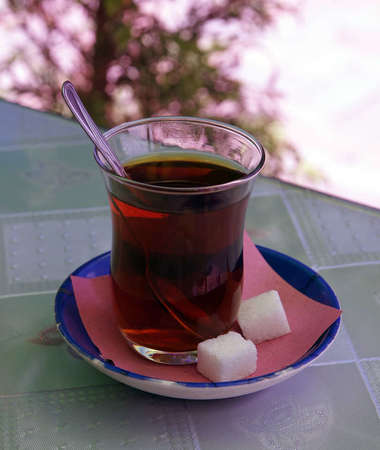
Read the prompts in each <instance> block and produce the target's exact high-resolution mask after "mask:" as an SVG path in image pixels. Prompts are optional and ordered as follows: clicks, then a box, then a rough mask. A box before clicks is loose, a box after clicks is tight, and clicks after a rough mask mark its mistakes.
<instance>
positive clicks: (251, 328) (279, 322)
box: [237, 291, 290, 344]
mask: <svg viewBox="0 0 380 450" xmlns="http://www.w3.org/2000/svg"><path fill="white" fill-rule="evenodd" d="M237 320H238V323H239V325H240V328H241V331H242V333H243V336H244V337H245V338H246V339H250V340H251V341H253V342H254V343H255V344H258V343H259V342H262V341H267V340H269V339H274V338H277V337H279V336H282V335H284V334H287V333H290V327H289V323H288V319H287V317H286V313H285V310H284V307H283V306H282V303H281V299H280V296H279V295H278V292H277V291H268V292H264V293H263V294H260V295H258V296H257V297H252V298H250V299H249V300H245V301H243V302H242V303H241V305H240V308H239V312H238V317H237Z"/></svg>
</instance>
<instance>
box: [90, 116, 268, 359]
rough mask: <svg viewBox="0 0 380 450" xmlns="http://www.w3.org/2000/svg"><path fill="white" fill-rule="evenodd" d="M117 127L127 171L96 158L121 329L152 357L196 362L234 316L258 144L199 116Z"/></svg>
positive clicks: (115, 141)
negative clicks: (200, 347) (105, 197)
mask: <svg viewBox="0 0 380 450" xmlns="http://www.w3.org/2000/svg"><path fill="white" fill-rule="evenodd" d="M113 130H116V131H114V132H113ZM113 130H111V131H110V132H108V134H106V137H107V138H108V141H109V143H110V144H111V146H113V148H114V150H115V151H119V157H120V159H121V160H123V162H124V167H125V169H126V173H127V176H128V178H120V177H118V176H117V175H115V174H112V173H111V172H110V170H108V169H107V168H106V167H105V166H104V164H103V163H102V161H101V160H100V158H99V155H96V157H97V160H98V162H99V164H100V165H101V167H102V168H103V173H104V176H105V181H106V186H107V190H108V194H109V202H110V207H111V212H112V224H113V233H112V239H113V242H112V252H111V275H112V280H113V286H114V293H115V311H116V314H117V318H118V324H119V328H120V331H121V333H122V334H123V335H124V336H125V338H126V339H127V341H128V342H129V344H130V345H131V346H132V347H133V348H134V349H135V350H136V351H138V352H139V353H140V354H142V355H143V356H145V357H147V358H149V359H153V360H154V361H158V362H163V363H169V364H185V363H191V362H194V361H195V359H196V347H197V344H198V343H199V342H201V341H202V340H204V339H207V338H210V337H215V336H217V335H219V334H222V333H225V332H227V331H228V330H229V329H230V328H231V327H232V325H233V323H234V321H235V318H236V315H237V311H238V307H239V304H240V299H241V291H242V281H243V230H244V220H245V212H246V207H247V202H248V198H249V195H250V192H251V189H252V182H253V179H254V177H255V175H256V174H257V173H258V171H259V170H260V168H261V166H262V164H263V159H264V153H263V151H262V147H261V146H260V145H259V144H258V143H257V142H256V141H254V140H253V138H252V137H250V136H249V135H246V134H245V133H244V132H242V131H240V130H237V129H235V128H232V127H228V126H227V125H225V124H220V123H218V122H211V121H207V120H202V119H191V118H170V117H168V118H153V119H146V120H143V121H139V122H137V123H129V124H125V125H124V126H121V127H117V128H116V129H113ZM221 138H223V139H221ZM199 147H201V148H199ZM120 149H123V151H121V150H120ZM218 149H219V151H218ZM230 150H234V152H232V153H231V151H230ZM250 153H251V155H250ZM231 154H232V155H233V156H234V158H232V157H231ZM242 162H243V163H244V162H246V165H244V164H243V163H242ZM247 165H248V167H247Z"/></svg>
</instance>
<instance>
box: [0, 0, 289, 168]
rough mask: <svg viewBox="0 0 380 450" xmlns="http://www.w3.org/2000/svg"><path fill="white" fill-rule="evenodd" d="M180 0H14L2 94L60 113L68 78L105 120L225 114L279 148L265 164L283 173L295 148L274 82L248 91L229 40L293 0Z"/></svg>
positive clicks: (8, 15) (260, 26)
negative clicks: (282, 128) (283, 124)
mask: <svg viewBox="0 0 380 450" xmlns="http://www.w3.org/2000/svg"><path fill="white" fill-rule="evenodd" d="M179 3H180V5H181V6H182V9H181V10H178V0H103V1H101V0H98V1H97V0H55V1H52V0H8V7H7V9H6V10H4V11H3V13H2V17H0V19H3V21H6V22H7V23H8V24H11V25H9V26H10V27H12V30H13V31H14V30H17V32H18V33H21V35H22V36H23V39H21V40H20V42H19V43H17V42H16V44H14V45H13V46H12V50H11V51H10V52H9V54H8V56H7V57H6V58H3V60H2V61H0V73H2V74H6V75H7V77H8V78H7V83H8V87H7V92H6V93H5V92H2V95H4V96H5V97H7V98H10V99H17V101H20V102H23V103H26V104H29V105H30V104H32V105H34V106H35V105H38V106H39V107H40V108H41V109H45V110H54V111H58V112H61V113H62V112H65V106H64V104H63V101H62V98H61V95H60V86H61V84H62V82H63V81H64V80H65V79H70V80H71V81H72V82H73V83H74V84H75V85H76V87H77V89H78V91H79V93H80V95H81V97H82V99H83V101H84V103H85V104H86V106H87V108H88V109H89V111H90V113H91V114H92V116H93V117H94V119H95V121H96V122H97V123H98V124H99V125H102V126H105V127H108V126H111V125H114V124H115V123H119V122H121V121H126V120H133V119H136V118H140V117H147V116H152V115H173V114H175V115H193V116H194V115H195V116H203V117H212V118H215V119H219V120H224V121H227V122H229V123H232V124H235V125H238V126H240V127H242V128H244V129H246V130H247V131H249V132H251V133H252V134H254V135H255V136H257V137H258V138H259V139H260V140H261V141H262V143H263V144H264V146H265V147H266V148H267V150H268V151H269V152H270V153H271V154H272V158H271V159H272V164H271V165H270V166H269V167H270V168H269V170H268V169H267V173H268V172H269V173H271V174H279V173H281V169H282V167H283V160H284V158H285V157H286V156H287V155H288V154H289V153H291V154H292V156H293V157H296V152H295V150H294V148H293V147H292V146H290V145H289V144H288V143H286V142H285V141H284V140H283V139H282V138H281V136H279V133H278V132H277V128H278V122H279V117H278V111H277V107H276V95H277V94H276V90H275V88H274V86H273V85H271V84H270V83H269V84H268V87H267V88H266V89H264V90H259V89H257V90H256V91H255V90H254V87H253V86H250V95H249V96H247V95H246V91H245V89H244V86H243V85H242V84H241V82H239V81H238V80H237V79H236V78H235V77H234V74H233V71H234V69H235V68H236V66H237V65H238V63H239V61H238V58H237V57H236V55H235V57H234V56H233V52H232V56H231V49H233V48H234V47H235V46H236V44H237V43H238V42H239V43H240V44H241V43H242V42H243V41H244V40H245V42H246V41H247V40H251V41H253V40H254V39H255V36H256V35H258V34H259V33H260V32H262V31H263V30H264V29H265V28H267V27H268V26H270V25H271V24H272V23H273V21H274V19H275V17H276V15H277V14H279V13H282V12H284V11H290V6H289V5H287V4H286V3H285V0H207V1H206V0H193V1H188V2H186V1H184V0H183V1H179ZM171 9H172V10H173V11H172V14H171V13H170V11H171ZM165 11H168V13H167V14H166V16H165V17H164V18H163V12H165ZM252 93H253V95H252ZM248 98H249V101H248ZM249 102H250V103H249Z"/></svg>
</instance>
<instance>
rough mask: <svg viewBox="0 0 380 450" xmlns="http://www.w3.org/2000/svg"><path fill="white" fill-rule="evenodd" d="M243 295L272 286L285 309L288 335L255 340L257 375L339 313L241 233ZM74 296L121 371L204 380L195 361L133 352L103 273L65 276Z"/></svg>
mask: <svg viewBox="0 0 380 450" xmlns="http://www.w3.org/2000/svg"><path fill="white" fill-rule="evenodd" d="M244 273H245V278H244V289H243V299H244V300H245V299H248V298H250V297H253V296H255V295H258V294H261V293H262V292H265V291H269V290H272V289H274V290H277V291H278V292H279V294H280V297H281V300H282V303H283V306H284V308H285V311H286V314H287V317H288V321H289V325H290V328H291V330H292V331H291V333H289V334H287V335H285V336H282V337H279V338H277V339H272V340H270V341H266V342H263V343H261V344H258V346H257V349H258V361H257V369H256V372H254V374H252V376H261V375H264V374H268V373H271V372H275V371H277V370H280V369H283V368H285V367H286V366H288V365H289V364H292V363H294V362H295V361H297V360H298V359H299V358H300V357H301V356H302V355H304V354H305V353H306V352H307V350H308V349H309V348H310V347H311V346H312V345H313V344H314V343H315V341H316V340H317V339H318V338H319V337H320V336H321V334H322V333H323V332H324V331H325V330H326V329H327V328H328V327H329V326H330V325H331V324H332V323H333V322H334V321H335V320H336V319H337V318H338V317H339V315H340V314H341V311H340V310H338V309H336V308H332V307H330V306H326V305H322V304H320V303H318V302H316V301H314V300H312V299H310V298H309V297H306V296H305V295H303V294H301V293H300V292H299V291H297V290H296V289H294V288H293V287H292V286H290V285H289V284H288V283H287V282H286V281H284V280H283V279H282V278H281V277H280V276H279V275H278V274H277V273H276V272H275V271H274V270H273V269H272V268H271V267H270V266H269V265H268V264H267V263H266V261H265V259H264V258H263V257H262V256H261V253H260V252H259V251H258V250H257V248H256V246H255V245H254V244H253V243H252V241H251V240H250V238H249V237H248V235H247V234H245V237H244ZM71 280H72V283H73V287H74V294H75V299H76V302H77V305H78V309H79V314H80V317H81V319H82V322H83V325H84V327H85V328H86V331H87V333H88V334H89V336H90V338H91V340H92V342H93V343H94V344H95V345H96V346H97V347H98V348H99V350H100V352H101V354H102V356H103V358H105V359H111V360H112V361H113V362H114V364H115V365H116V366H118V367H120V368H122V369H125V370H129V371H131V372H135V373H138V374H141V375H145V376H149V377H155V378H161V379H164V380H171V381H184V382H189V381H192V382H205V381H209V380H207V379H206V378H205V377H203V376H202V375H200V374H199V373H198V372H197V370H196V368H195V365H190V366H166V365H161V364H157V363H153V362H150V361H148V360H146V359H144V358H143V357H141V356H139V355H137V354H136V353H135V352H134V351H133V350H132V349H130V348H129V346H128V344H127V343H126V341H125V340H124V338H123V337H122V335H121V333H120V332H119V330H118V327H117V323H116V319H115V316H114V313H113V308H112V306H111V302H112V295H113V292H112V285H111V278H110V276H109V275H107V276H101V277H97V278H81V277H76V276H72V277H71Z"/></svg>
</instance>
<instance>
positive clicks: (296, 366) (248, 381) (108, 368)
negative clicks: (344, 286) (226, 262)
mask: <svg viewBox="0 0 380 450" xmlns="http://www.w3.org/2000/svg"><path fill="white" fill-rule="evenodd" d="M256 247H257V249H258V250H259V251H260V253H261V254H262V256H263V257H264V259H266V258H265V256H267V257H275V258H276V257H277V258H283V259H285V260H286V262H288V263H291V264H295V265H296V266H298V267H299V268H300V269H301V270H302V271H307V272H308V273H310V275H311V276H314V277H315V280H318V282H319V283H322V285H323V287H324V288H325V292H327V293H328V298H329V300H330V306H333V307H335V308H337V309H340V305H339V301H338V299H337V297H336V295H335V293H334V291H333V290H332V289H331V287H330V286H329V285H328V283H327V282H326V281H325V280H324V279H323V278H322V277H321V276H320V275H319V274H318V273H317V272H315V271H314V270H313V269H311V268H310V267H309V266H307V265H306V264H303V263H302V262H300V261H298V260H297V259H295V258H292V257H291V256H288V255H286V254H284V253H281V252H278V251H276V250H273V249H271V248H268V247H264V246H259V245H257V246H256ZM109 255H110V251H107V252H104V253H102V254H100V255H97V256H95V257H94V258H91V259H89V260H88V261H86V262H85V263H83V264H82V265H80V266H79V267H78V268H77V269H75V270H74V271H73V272H72V273H71V274H70V275H69V276H68V277H67V278H66V279H65V280H64V281H63V283H62V284H61V286H60V287H59V289H58V291H57V294H56V297H55V320H56V325H57V329H58V331H59V333H60V334H61V336H62V337H63V338H64V340H65V341H66V342H67V343H68V344H69V345H70V347H71V348H72V349H73V350H74V351H75V352H76V353H78V354H79V355H80V356H81V357H83V358H84V359H85V360H86V361H88V362H89V363H91V364H92V365H93V366H94V367H96V368H97V369H100V370H101V371H102V372H104V373H106V374H107V375H109V376H111V377H113V378H116V379H118V380H119V381H121V382H125V384H128V382H127V381H128V380H127V379H123V380H120V376H122V377H124V378H128V377H130V378H132V379H136V380H139V381H149V382H151V383H152V382H153V383H159V384H162V383H167V384H168V387H169V385H177V386H181V387H182V388H192V389H194V388H199V389H205V388H213V389H218V388H231V387H234V388H237V387H239V386H242V385H253V384H256V383H262V382H265V383H266V382H268V381H272V383H271V384H273V381H274V380H275V379H277V378H283V377H286V378H287V377H288V376H290V372H293V371H294V374H295V373H298V372H299V371H300V370H301V369H303V368H305V367H307V366H308V365H309V364H311V363H312V362H313V361H314V360H315V359H316V358H318V357H319V356H320V355H321V354H322V353H324V352H325V351H326V350H327V348H328V347H329V346H330V345H331V344H332V342H333V341H334V340H335V338H336V335H337V333H338V330H339V328H340V324H341V318H340V317H338V318H337V319H336V320H335V321H334V322H333V323H332V324H331V325H330V326H329V327H328V328H327V329H326V330H325V332H324V333H323V334H322V335H321V336H320V338H319V339H318V340H317V341H316V343H315V344H314V345H313V346H312V347H311V349H313V348H314V347H315V346H316V347H315V348H314V350H310V351H309V352H310V353H306V354H305V355H306V356H305V355H303V356H302V357H301V358H300V359H299V360H298V361H296V362H294V363H292V364H289V365H288V366H286V367H284V368H283V369H281V370H279V371H276V372H271V373H268V374H264V375H261V376H259V377H250V378H244V379H242V380H235V381H224V382H211V381H210V382H193V381H191V382H189V381H172V380H166V379H162V378H157V377H150V376H146V375H142V374H139V373H136V372H132V371H129V370H127V369H122V368H121V367H118V366H115V365H113V364H111V363H110V362H108V361H107V360H105V359H103V358H102V357H100V356H98V355H96V354H94V353H91V352H90V351H88V350H86V349H85V348H83V347H82V345H80V344H79V343H78V342H77V341H76V340H75V339H74V338H73V337H72V335H71V333H70V332H69V331H68V329H67V327H66V325H65V322H64V319H63V308H64V300H63V297H64V296H66V295H71V296H72V297H73V299H74V302H75V305H76V299H75V296H74V292H73V288H72V283H71V279H70V277H71V276H72V275H74V276H80V275H83V272H84V270H85V269H86V268H87V267H88V266H89V265H90V264H94V263H96V261H97V260H102V259H107V257H108V258H109ZM268 264H269V265H270V263H269V262H268ZM289 284H290V283H289ZM314 300H316V301H318V302H319V303H322V304H326V303H325V302H324V301H322V299H318V298H314ZM78 314H79V313H78ZM79 320H80V322H81V323H82V321H81V319H80V316H79ZM82 326H83V330H82V332H83V331H84V333H86V335H87V338H88V340H89V341H90V342H91V344H92V345H93V347H94V348H96V346H95V344H94V343H93V342H92V340H91V338H90V336H89V335H88V333H87V331H86V329H85V327H84V325H83V323H82ZM318 342H319V344H318ZM99 353H100V352H99ZM278 381H282V380H280V379H279V380H278ZM135 387H136V386H135ZM139 389H142V390H145V389H144V388H141V387H139ZM255 390H258V389H255ZM149 391H150V392H154V391H152V390H149ZM252 392H253V391H252ZM165 395H168V394H165ZM238 395H239V394H238ZM181 398H187V397H181ZM223 398H225V397H223Z"/></svg>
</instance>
